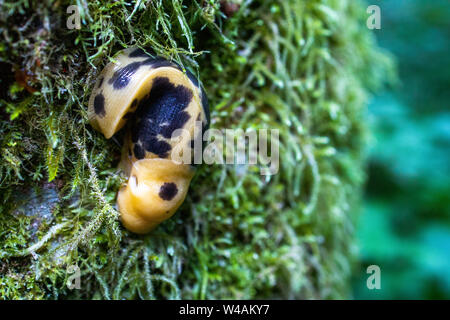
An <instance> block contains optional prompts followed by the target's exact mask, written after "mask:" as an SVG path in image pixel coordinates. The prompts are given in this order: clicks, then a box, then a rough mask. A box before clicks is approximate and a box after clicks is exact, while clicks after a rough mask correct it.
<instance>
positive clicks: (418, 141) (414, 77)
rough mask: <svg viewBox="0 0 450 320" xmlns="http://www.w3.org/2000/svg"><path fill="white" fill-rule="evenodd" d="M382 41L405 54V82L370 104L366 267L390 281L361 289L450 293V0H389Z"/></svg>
mask: <svg viewBox="0 0 450 320" xmlns="http://www.w3.org/2000/svg"><path fill="white" fill-rule="evenodd" d="M380 6H381V10H382V29H381V30H380V31H377V35H378V41H379V43H380V45H381V46H382V47H384V48H386V49H389V50H390V51H391V52H392V53H394V54H395V55H396V56H397V61H398V69H399V78H400V79H399V80H400V81H399V83H398V84H397V85H396V86H395V87H394V88H392V90H389V91H387V92H385V93H384V94H382V95H380V96H379V97H377V98H376V99H375V100H374V101H373V103H372V104H371V105H370V113H371V117H372V122H371V124H372V127H373V129H374V140H373V143H372V148H371V151H370V166H369V180H368V188H367V195H366V199H367V200H366V203H365V212H364V214H363V215H362V217H361V219H360V222H359V226H360V227H359V237H360V239H359V240H360V247H361V255H362V259H363V266H364V267H366V266H367V265H370V264H378V265H379V266H380V268H381V275H382V276H381V279H382V280H381V281H382V290H380V291H376V290H374V291H369V290H368V289H367V288H366V287H365V279H366V278H367V275H366V274H365V269H361V270H360V273H356V274H357V275H358V276H361V277H358V278H357V279H355V282H354V287H355V290H356V293H355V294H356V298H388V299H389V298H394V299H395V298H400V299H402V298H403V299H405V298H406V299H408V298H414V299H424V298H425V299H426V298H447V299H449V298H450V272H449V271H450V109H449V107H450V105H449V103H450V91H449V90H448V88H449V87H450V69H449V67H448V66H449V65H450V54H449V52H448V48H450V20H449V18H448V17H449V16H450V3H449V2H448V1H446V0H437V1H420V0H414V1H395V0H390V1H387V0H384V1H382V3H381V5H380Z"/></svg>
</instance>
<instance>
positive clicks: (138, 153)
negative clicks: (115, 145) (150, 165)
mask: <svg viewBox="0 0 450 320" xmlns="http://www.w3.org/2000/svg"><path fill="white" fill-rule="evenodd" d="M133 151H134V156H135V157H136V159H138V160H141V159H144V157H145V150H144V149H143V148H142V147H141V146H140V145H139V144H135V145H134V150H133Z"/></svg>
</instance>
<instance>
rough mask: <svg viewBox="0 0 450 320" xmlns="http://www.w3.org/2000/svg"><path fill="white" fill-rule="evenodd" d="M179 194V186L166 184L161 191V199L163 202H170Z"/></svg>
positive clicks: (171, 183)
mask: <svg viewBox="0 0 450 320" xmlns="http://www.w3.org/2000/svg"><path fill="white" fill-rule="evenodd" d="M177 193H178V188H177V185H176V184H175V183H173V182H164V184H163V185H162V186H161V188H160V189H159V197H160V198H161V199H163V200H167V201H170V200H172V199H173V198H174V197H175V196H176V195H177Z"/></svg>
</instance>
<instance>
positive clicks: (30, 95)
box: [0, 0, 390, 299]
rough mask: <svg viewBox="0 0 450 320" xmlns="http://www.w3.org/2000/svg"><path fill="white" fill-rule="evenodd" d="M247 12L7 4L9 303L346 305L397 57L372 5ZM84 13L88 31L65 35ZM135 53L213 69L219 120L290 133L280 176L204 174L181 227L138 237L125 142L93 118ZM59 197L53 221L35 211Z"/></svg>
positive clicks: (4, 197)
mask: <svg viewBox="0 0 450 320" xmlns="http://www.w3.org/2000/svg"><path fill="white" fill-rule="evenodd" d="M237 2H238V3H240V9H239V10H238V11H236V12H234V13H228V16H227V15H225V14H224V13H223V12H221V9H220V8H221V5H220V1H216V0H197V1H181V0H174V1H161V0H152V1H150V0H138V1H122V0H119V1H105V2H103V1H97V0H96V1H84V0H79V1H76V2H75V1H27V0H19V1H18V0H8V1H5V0H0V3H1V6H2V10H1V12H0V23H1V24H0V33H1V34H2V41H1V42H0V63H1V64H0V67H1V70H2V74H1V77H0V81H1V82H2V83H1V87H2V91H1V93H2V95H1V97H0V98H1V100H0V104H1V112H0V117H1V122H0V137H1V138H0V148H1V157H2V158H3V161H2V162H0V201H1V205H0V243H1V246H0V271H1V272H0V288H1V289H0V296H1V297H2V298H6V299H20V298H47V299H48V298H55V299H56V298H84V299H87V298H94V299H97V298H106V299H111V298H112V299H121V298H125V299H131V298H142V299H153V298H167V299H174V298H180V297H183V298H200V299H203V298H270V297H272V298H342V297H347V296H348V294H349V281H348V280H349V277H350V274H351V271H352V261H353V257H354V253H355V251H356V250H355V246H354V218H355V214H356V212H357V206H358V203H359V199H360V191H361V186H362V183H363V182H364V173H363V165H364V159H365V158H364V153H363V150H364V145H365V142H366V134H365V132H366V118H365V102H366V93H367V88H370V89H371V90H375V89H376V88H377V87H378V85H379V84H380V83H382V79H383V78H384V77H385V71H386V69H389V68H390V65H389V59H388V57H386V56H385V55H383V54H382V53H380V52H379V51H377V50H376V46H375V44H374V39H373V36H372V35H371V32H370V31H369V30H367V29H366V28H365V18H366V13H365V8H364V6H362V5H361V3H360V2H359V1H354V0H314V1H310V0H308V1H294V0H289V1H284V0H283V1H262V0H261V1H256V0H254V1H250V0H242V1H237ZM74 3H76V4H77V6H78V8H79V10H80V14H81V20H82V27H81V29H80V30H68V29H67V28H66V18H67V16H68V15H67V14H66V8H67V6H68V5H69V4H74ZM131 45H133V46H135V45H137V46H140V47H142V48H151V49H153V50H154V51H155V52H156V53H157V54H158V55H161V56H163V57H166V58H168V59H174V60H176V61H178V62H179V63H180V64H182V65H183V66H184V67H186V68H189V69H190V70H191V71H192V72H193V73H194V74H196V75H198V76H199V78H200V80H201V81H202V82H203V84H204V86H205V89H206V92H207V95H208V97H209V101H210V105H211V120H212V121H211V122H212V123H211V127H213V128H219V129H222V128H244V129H247V128H250V129H259V128H270V129H279V130H280V137H281V144H280V151H281V152H280V153H281V155H282V159H281V163H280V164H281V168H280V172H279V174H277V175H274V176H271V177H263V176H261V175H260V171H259V169H258V168H257V167H255V166H243V167H237V166H220V165H214V166H202V167H201V168H200V169H199V171H198V172H197V175H196V177H195V178H194V181H193V182H192V184H191V189H190V191H189V195H188V197H187V199H186V201H185V202H184V204H183V206H182V207H181V208H180V210H178V212H177V214H176V215H175V216H174V217H173V218H172V219H170V220H169V221H167V222H165V223H163V224H162V225H161V226H159V227H158V228H157V229H156V230H154V231H153V232H152V233H150V234H149V235H145V236H138V235H133V234H130V233H129V232H127V231H126V230H124V229H123V228H122V226H121V225H120V223H119V220H118V212H117V210H116V209H115V197H116V193H117V190H118V188H119V186H120V185H121V184H122V183H123V182H124V181H125V179H126V177H124V176H123V175H122V174H121V173H120V172H119V170H117V169H116V168H117V163H118V161H119V159H120V151H121V150H120V141H119V137H116V138H115V139H111V140H108V141H107V140H105V139H104V137H103V136H102V135H101V134H99V133H98V132H96V131H95V130H93V129H92V128H91V126H90V125H89V124H88V121H87V114H86V108H87V101H88V98H89V94H90V88H91V87H92V84H93V83H94V81H95V77H96V76H97V75H98V73H99V72H100V70H101V69H102V68H103V67H104V66H105V65H106V64H107V63H108V62H110V61H112V60H113V59H114V55H115V54H116V53H117V52H118V51H119V50H121V49H123V48H125V47H128V46H131ZM48 190H53V191H51V192H50V191H48ZM55 192H56V194H57V201H56V202H57V204H56V205H55V197H54V194H55ZM36 199H38V200H36ZM49 199H51V203H52V205H55V206H54V207H52V208H53V209H52V210H51V212H52V214H51V217H48V215H46V214H45V215H43V214H42V212H43V211H42V210H35V205H34V204H35V203H36V206H38V207H39V206H42V205H44V206H45V205H46V204H48V201H49ZM23 202H25V206H26V207H25V208H27V209H24V207H23ZM30 204H33V205H32V206H31V207H30ZM45 212H47V211H45ZM74 264H76V265H78V266H79V267H80V270H81V274H82V277H81V286H82V289H81V290H73V291H71V290H69V289H68V288H67V286H66V280H67V278H68V276H69V275H68V274H67V273H66V268H67V267H68V266H70V265H74Z"/></svg>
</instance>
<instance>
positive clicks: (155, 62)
mask: <svg viewBox="0 0 450 320" xmlns="http://www.w3.org/2000/svg"><path fill="white" fill-rule="evenodd" d="M142 65H143V66H151V67H152V68H155V69H156V68H160V67H176V65H175V64H174V63H172V62H170V61H169V60H166V59H163V58H156V59H153V58H149V59H146V60H144V61H142Z"/></svg>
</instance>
